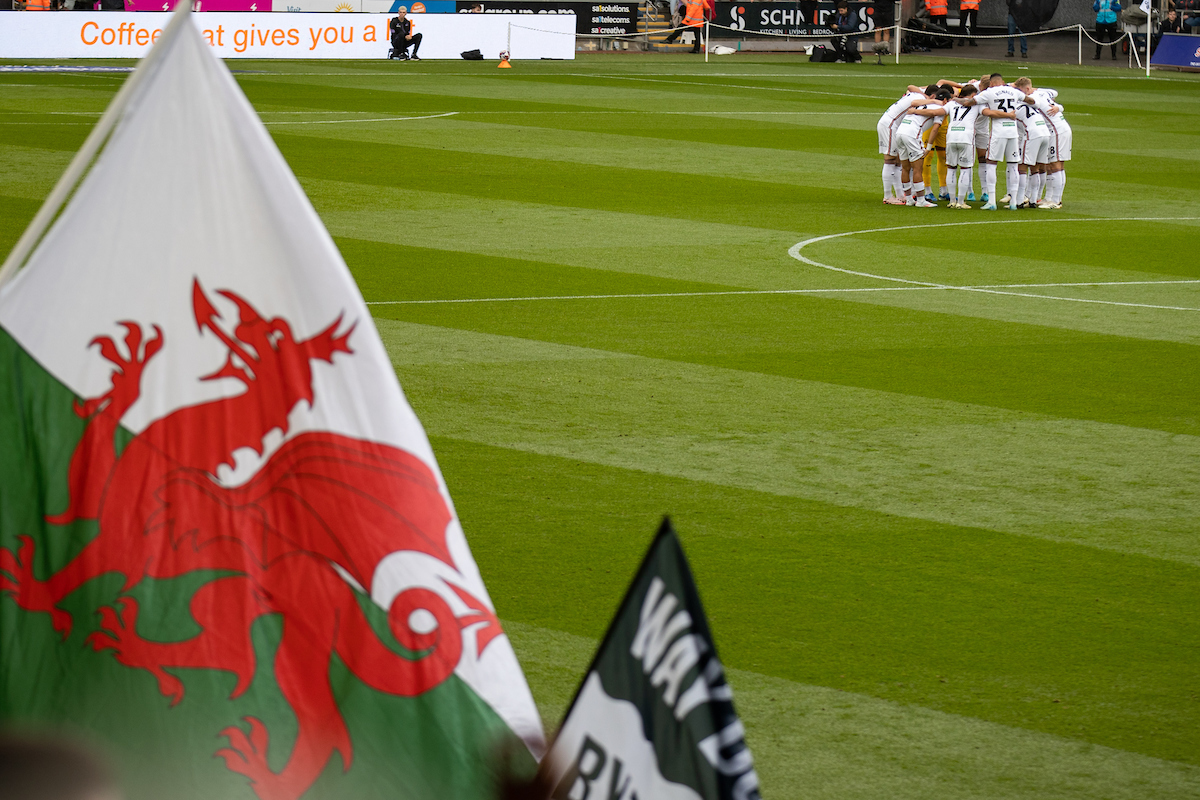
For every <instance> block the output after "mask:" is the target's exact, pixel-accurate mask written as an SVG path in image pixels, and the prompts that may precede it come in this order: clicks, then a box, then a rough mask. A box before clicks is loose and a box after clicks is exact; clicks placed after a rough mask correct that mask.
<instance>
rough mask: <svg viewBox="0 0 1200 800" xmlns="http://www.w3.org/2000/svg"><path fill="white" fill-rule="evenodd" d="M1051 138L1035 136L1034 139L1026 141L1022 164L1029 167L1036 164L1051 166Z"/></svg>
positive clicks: (1023, 148)
mask: <svg viewBox="0 0 1200 800" xmlns="http://www.w3.org/2000/svg"><path fill="white" fill-rule="evenodd" d="M1050 138H1051V137H1049V136H1035V137H1034V138H1032V139H1026V140H1025V143H1024V144H1023V145H1022V147H1021V163H1022V164H1024V165H1026V166H1029V167H1032V166H1033V165H1034V164H1049V163H1050Z"/></svg>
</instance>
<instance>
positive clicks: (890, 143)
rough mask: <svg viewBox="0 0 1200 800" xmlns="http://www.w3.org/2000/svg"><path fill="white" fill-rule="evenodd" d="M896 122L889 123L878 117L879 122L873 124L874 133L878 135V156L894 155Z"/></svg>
mask: <svg viewBox="0 0 1200 800" xmlns="http://www.w3.org/2000/svg"><path fill="white" fill-rule="evenodd" d="M897 123H898V120H892V121H891V122H890V123H889V122H888V121H887V119H886V118H884V117H880V118H879V122H877V123H875V132H876V133H878V134H879V155H881V156H894V155H896V125H897Z"/></svg>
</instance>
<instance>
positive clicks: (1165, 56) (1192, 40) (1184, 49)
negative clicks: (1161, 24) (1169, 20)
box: [1142, 25, 1200, 71]
mask: <svg viewBox="0 0 1200 800" xmlns="http://www.w3.org/2000/svg"><path fill="white" fill-rule="evenodd" d="M1142 27H1143V29H1145V26H1144V25H1143V26H1142ZM1144 41H1145V37H1143V42H1144ZM1150 66H1152V67H1179V68H1180V69H1183V70H1189V71H1190V70H1200V36H1191V35H1188V34H1183V33H1164V34H1163V37H1162V39H1161V40H1160V41H1159V43H1158V48H1157V49H1156V50H1155V51H1154V55H1153V56H1151V57H1150Z"/></svg>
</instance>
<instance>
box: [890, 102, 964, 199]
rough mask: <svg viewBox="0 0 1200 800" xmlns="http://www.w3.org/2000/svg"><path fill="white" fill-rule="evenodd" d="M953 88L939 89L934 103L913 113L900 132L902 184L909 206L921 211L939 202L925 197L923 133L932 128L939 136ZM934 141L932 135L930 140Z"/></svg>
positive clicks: (902, 120) (924, 146)
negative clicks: (937, 131)
mask: <svg viewBox="0 0 1200 800" xmlns="http://www.w3.org/2000/svg"><path fill="white" fill-rule="evenodd" d="M952 94H953V93H952V92H951V91H950V90H949V89H939V90H938V91H937V94H936V95H935V97H934V99H933V100H932V101H929V102H927V103H926V104H925V105H924V106H922V107H920V108H914V109H912V110H911V111H909V112H908V113H907V114H905V115H904V117H903V118H902V119H901V120H900V125H899V127H898V128H897V129H896V141H897V154H898V156H899V158H900V170H901V176H900V178H901V181H902V182H903V186H904V194H905V205H909V206H917V207H919V208H937V203H933V202H930V201H929V200H927V199H926V198H925V183H924V181H923V180H922V179H921V168H922V166H923V165H924V162H925V152H926V145H925V143H924V142H922V141H921V134H922V133H923V132H924V131H925V130H926V129H930V130H933V132H935V133H936V130H935V129H936V128H937V126H939V125H941V120H942V118H943V117H944V116H945V114H946V109H945V108H943V104H944V103H945V102H946V101H947V100H948V99H950V97H951V96H952ZM930 138H931V139H932V136H931V137H930Z"/></svg>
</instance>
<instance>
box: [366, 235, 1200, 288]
mask: <svg viewBox="0 0 1200 800" xmlns="http://www.w3.org/2000/svg"><path fill="white" fill-rule="evenodd" d="M1179 220H1188V221H1194V220H1200V217H1107V218H1096V219H1088V218H1079V217H1071V218H1066V219H997V220H980V221H978V222H946V223H940V224H934V225H898V226H893V227H889V228H872V229H870V230H863V231H844V232H842V233H831V234H827V235H825V236H814V237H813V238H811V239H805V240H804V241H803V242H798V243H797V244H794V245H792V247H790V248H789V249H788V255H790V256H791V257H792V258H795V259H796V260H798V261H803V262H805V263H807V264H811V265H812V266H814V267H820V268H821V269H828V270H832V271H834V272H842V273H845V274H847V275H855V276H858V277H862V278H871V279H873V280H883V281H892V282H894V283H903V284H905V285H904V286H873V287H862V288H852V289H845V288H842V289H731V290H727V291H716V292H643V293H630V294H568V295H545V296H535V297H460V298H450V299H445V300H371V301H368V302H367V305H369V306H409V305H413V306H416V305H451V304H461V303H521V302H541V301H557V300H636V299H647V298H664V297H736V296H753V295H788V294H792V295H828V294H863V293H869V292H913V291H938V290H942V291H961V292H980V293H983V294H1001V295H1009V296H1011V297H1032V298H1035V299H1038V300H1061V301H1064V302H1070V303H1097V304H1101V305H1114V306H1131V307H1134V308H1152V309H1161V310H1167V311H1200V308H1190V307H1186V306H1163V305H1152V304H1149V303H1124V302H1119V301H1115V300H1089V299H1085V298H1079V297H1059V296H1055V295H1045V294H1033V293H1030V292H1009V291H1002V290H1004V289H1039V288H1042V289H1050V288H1065V287H1071V286H1079V287H1085V286H1087V287H1098V286H1155V285H1159V284H1164V285H1178V284H1200V279H1197V280H1191V279H1187V280H1182V279H1181V280H1166V281H1087V282H1081V283H1013V284H982V285H975V286H956V285H953V284H945V283H931V282H928V281H915V280H909V279H907V278H894V277H890V276H887V275H873V274H871V273H868V272H856V271H854V270H849V269H843V268H841V267H832V266H829V265H828V264H822V263H821V262H819V261H813V260H812V259H810V258H807V257H805V256H803V255H800V250H801V249H802V248H804V247H806V246H808V245H810V244H815V243H817V242H823V241H827V240H829V239H838V238H841V237H843V236H854V235H857V234H862V233H886V232H890V231H904V230H914V229H918V228H942V227H946V226H951V225H1003V224H1011V223H1020V222H1170V221H1179Z"/></svg>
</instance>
